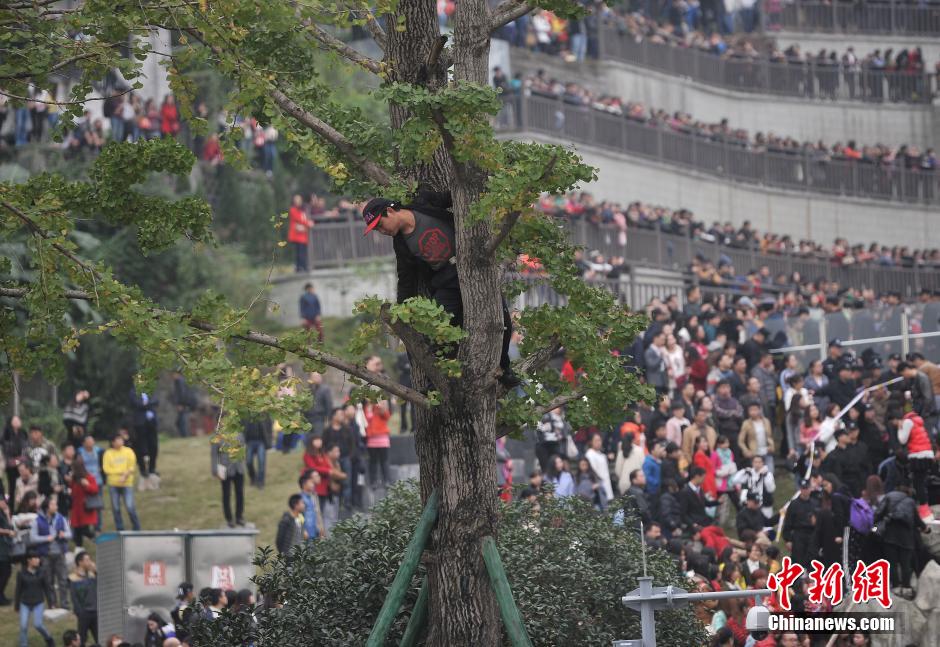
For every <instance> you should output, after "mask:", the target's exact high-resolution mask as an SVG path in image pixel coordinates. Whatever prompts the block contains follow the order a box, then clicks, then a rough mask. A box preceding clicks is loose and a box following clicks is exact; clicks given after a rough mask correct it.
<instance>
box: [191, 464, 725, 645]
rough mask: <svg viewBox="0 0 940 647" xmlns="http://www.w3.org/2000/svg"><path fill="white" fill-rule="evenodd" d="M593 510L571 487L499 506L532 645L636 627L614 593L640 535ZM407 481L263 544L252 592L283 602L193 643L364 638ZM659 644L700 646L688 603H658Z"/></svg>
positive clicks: (408, 528) (625, 587)
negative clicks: (282, 552)
mask: <svg viewBox="0 0 940 647" xmlns="http://www.w3.org/2000/svg"><path fill="white" fill-rule="evenodd" d="M619 503H620V502H619V501H615V502H613V504H612V506H611V512H609V513H604V514H601V513H597V512H595V511H594V510H593V509H592V508H591V506H590V504H588V503H586V502H584V501H581V500H579V499H577V498H576V497H570V498H566V499H555V498H553V497H549V496H545V497H541V498H540V499H539V505H538V507H535V506H532V505H530V504H528V503H526V502H520V501H513V502H512V503H510V504H506V505H501V506H500V509H499V514H500V516H501V523H500V532H499V535H498V536H497V541H498V547H499V554H500V558H501V559H502V561H503V565H504V566H505V568H506V575H507V577H508V579H509V584H510V586H511V587H512V592H513V597H514V599H515V601H516V604H517V605H518V607H519V611H520V612H521V614H522V618H523V620H524V622H525V626H526V631H527V632H528V634H529V636H530V637H531V639H532V642H533V644H535V645H609V644H611V642H612V641H614V640H616V639H623V638H633V637H638V636H639V635H640V617H639V614H637V613H632V612H629V611H626V610H624V608H623V603H622V602H621V597H622V596H623V595H625V594H626V593H628V592H629V591H631V590H632V589H634V588H636V586H637V577H639V576H641V575H642V574H643V556H642V549H641V546H640V542H639V537H638V533H637V532H636V531H635V530H634V529H633V528H632V527H631V526H632V519H630V518H629V517H628V518H627V523H628V524H629V525H628V526H618V525H615V524H614V523H613V515H614V512H615V511H616V510H618V509H619V508H620V507H621V506H620V505H619ZM421 509H422V506H421V500H420V497H419V496H418V491H417V488H416V487H415V484H414V483H408V482H406V483H399V484H396V485H395V486H393V487H392V489H391V490H390V492H389V496H388V497H386V498H385V499H383V500H382V501H381V502H380V503H378V504H377V505H376V507H375V508H374V510H373V513H372V515H371V517H370V518H368V519H366V518H365V517H364V516H355V517H353V518H351V519H348V520H346V521H343V522H340V523H339V524H338V525H337V526H335V528H334V530H333V533H332V535H331V536H330V537H328V538H327V539H325V540H320V541H316V542H313V543H310V544H306V545H304V546H302V547H298V548H297V549H295V550H294V551H292V553H291V555H290V556H289V558H288V557H286V556H275V554H274V552H273V551H272V550H271V549H265V548H262V549H261V550H259V552H258V556H257V558H256V566H257V567H258V573H259V575H258V576H257V577H256V579H255V584H256V585H257V587H258V590H259V592H260V594H261V595H265V596H268V599H273V600H276V601H278V602H279V603H280V604H277V605H271V606H270V608H266V609H264V610H259V611H257V612H256V613H255V614H254V617H253V614H252V612H251V610H247V609H246V610H245V611H243V612H242V613H241V614H239V613H234V612H233V613H224V614H223V615H222V616H221V617H220V618H219V619H218V620H216V621H214V622H212V623H211V626H210V624H209V623H205V624H202V625H199V626H198V627H197V629H196V635H197V640H196V644H222V641H223V640H224V644H229V645H236V644H246V643H252V644H255V645H258V647H274V646H277V647H306V646H307V645H311V644H314V645H323V646H336V647H340V646H342V647H346V646H347V645H357V644H361V643H362V642H363V640H364V637H365V636H367V635H368V634H369V631H370V629H371V628H372V626H373V624H374V623H375V620H376V617H377V616H378V612H379V609H381V607H382V602H383V601H384V599H385V595H386V593H387V591H388V588H389V586H391V582H392V580H393V579H394V577H395V572H396V571H397V569H398V565H399V564H400V563H401V559H402V556H403V555H404V552H405V547H406V546H407V544H408V540H409V538H410V537H411V534H412V533H413V532H414V528H415V525H416V524H417V521H418V516H419V515H420V513H421ZM646 560H647V563H648V572H649V574H650V575H652V576H653V577H654V578H655V583H656V585H657V586H666V585H672V586H677V587H681V588H685V589H688V588H689V583H688V582H687V581H686V580H685V578H683V577H682V576H680V575H678V574H677V573H676V568H675V564H674V563H673V561H672V559H671V558H670V557H669V555H667V554H666V553H665V552H664V551H655V550H654V551H647V556H646ZM424 574H425V565H424V564H423V563H422V564H421V565H420V566H419V567H418V572H417V574H416V576H415V578H414V580H413V581H412V583H411V586H410V587H409V590H408V593H407V594H406V597H405V601H404V605H403V608H402V610H401V612H400V613H398V614H397V615H396V617H395V621H394V623H393V625H392V628H391V631H390V634H389V643H391V644H398V642H399V641H400V639H401V636H402V634H403V633H404V630H405V626H406V625H407V622H408V618H410V617H411V613H412V609H413V607H414V604H415V600H416V599H417V597H418V588H419V586H420V582H421V579H422V577H423V576H424ZM656 630H657V635H658V637H659V638H660V641H661V643H662V644H668V645H702V644H705V643H706V642H707V637H706V635H705V631H704V629H703V627H702V624H701V622H699V621H698V620H696V618H695V617H694V615H693V613H692V610H691V609H690V608H688V607H686V608H682V609H678V610H674V611H659V612H657V613H656Z"/></svg>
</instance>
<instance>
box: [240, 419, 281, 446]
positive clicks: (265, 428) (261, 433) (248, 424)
mask: <svg viewBox="0 0 940 647" xmlns="http://www.w3.org/2000/svg"><path fill="white" fill-rule="evenodd" d="M272 427H273V424H272V423H271V417H270V416H268V415H267V414H264V415H263V416H262V417H261V418H258V419H257V420H246V421H245V422H243V423H242V428H243V429H244V433H245V442H246V443H250V442H256V441H261V442H263V443H264V446H265V448H267V449H271V445H272V444H273V443H272V436H273V429H272Z"/></svg>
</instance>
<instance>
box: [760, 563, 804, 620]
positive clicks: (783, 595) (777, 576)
mask: <svg viewBox="0 0 940 647" xmlns="http://www.w3.org/2000/svg"><path fill="white" fill-rule="evenodd" d="M802 576H803V567H802V566H800V565H799V564H794V563H793V561H792V560H791V559H790V558H789V557H784V558H783V559H782V560H781V561H780V571H779V572H777V573H772V574H771V575H770V577H768V578H767V588H768V589H770V590H772V591H775V592H776V593H777V596H778V598H779V599H780V608H781V609H783V610H784V611H790V587H791V586H793V584H794V583H795V582H796V581H797V580H798V579H800V577H802Z"/></svg>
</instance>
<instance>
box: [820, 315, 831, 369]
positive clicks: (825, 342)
mask: <svg viewBox="0 0 940 647" xmlns="http://www.w3.org/2000/svg"><path fill="white" fill-rule="evenodd" d="M828 348H829V339H827V338H826V315H823V317H822V319H820V320H819V359H820V360H822V361H824V362H825V361H826V351H827V349H828Z"/></svg>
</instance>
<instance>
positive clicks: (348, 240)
mask: <svg viewBox="0 0 940 647" xmlns="http://www.w3.org/2000/svg"><path fill="white" fill-rule="evenodd" d="M558 223H559V226H562V227H565V229H566V230H567V231H568V234H569V236H570V239H571V241H572V242H573V243H574V244H575V245H578V246H580V247H584V248H585V249H587V250H589V251H590V250H597V251H598V252H600V253H601V254H604V255H605V256H606V257H607V258H608V259H610V258H611V257H613V256H622V257H623V258H624V259H626V263H627V265H628V266H630V267H631V268H634V267H646V268H656V269H663V270H671V271H681V272H685V271H687V269H688V267H689V266H690V265H691V263H692V261H693V260H695V259H696V258H704V259H706V260H708V261H711V262H713V263H715V264H716V265H717V264H718V263H720V262H722V261H724V262H730V263H731V264H732V265H733V266H734V267H735V268H736V269H737V271H738V272H740V273H743V272H748V271H750V270H751V269H755V268H760V267H763V266H765V265H766V266H767V267H768V268H769V269H770V272H771V274H772V275H777V274H781V273H782V274H786V275H787V276H791V275H792V274H793V272H799V273H800V275H801V276H802V277H803V279H804V280H816V279H821V278H825V279H826V280H827V281H838V283H839V284H840V285H843V286H851V287H854V288H859V289H862V288H871V289H873V290H875V292H877V293H884V292H890V291H896V292H899V293H900V294H901V295H903V296H904V297H907V298H910V297H914V296H916V295H917V294H918V293H919V292H920V291H921V290H922V289H928V290H940V271H938V268H936V267H933V266H924V267H913V268H897V267H884V266H881V265H874V264H871V265H857V266H843V265H836V264H834V263H832V262H829V261H826V260H821V259H814V258H806V257H803V256H799V255H796V254H762V253H760V252H758V251H757V250H754V249H740V248H735V247H729V246H726V245H721V244H719V243H717V242H706V241H703V240H700V239H693V238H691V237H689V236H686V235H677V234H671V233H667V232H665V231H662V230H661V229H643V228H636V227H630V228H628V230H627V242H626V245H622V244H620V242H619V240H620V237H619V233H620V232H619V231H618V230H616V229H614V228H612V227H605V226H601V225H595V224H593V223H590V222H587V221H586V220H584V219H577V220H570V219H559V220H558ZM310 248H311V256H310V259H311V262H312V265H313V266H314V267H328V266H336V265H344V264H357V265H362V264H363V263H364V262H367V261H369V260H374V261H379V260H387V259H390V258H392V257H393V251H392V242H391V239H390V238H388V237H386V236H375V235H373V236H365V237H364V236H363V235H362V223H361V222H359V221H341V222H335V223H318V224H317V225H316V226H315V227H313V229H312V230H311V233H310ZM601 281H602V282H605V283H606V284H609V289H611V291H613V292H615V293H617V294H618V295H619V296H620V299H621V300H622V301H624V302H627V303H631V304H633V303H637V302H643V301H646V300H648V297H651V296H656V295H659V293H658V292H656V291H655V290H654V288H652V287H644V286H648V285H653V284H656V283H657V281H655V280H652V279H650V277H637V278H630V277H627V281H626V282H624V281H621V280H615V279H603V280H601ZM631 281H632V282H633V283H632V287H631ZM716 288H717V289H728V290H733V291H737V292H749V291H750V286H748V285H746V284H744V283H743V282H742V283H737V282H735V281H726V282H724V283H722V284H721V285H720V286H716ZM664 289H665V288H664ZM668 289H669V291H671V292H675V287H674V286H669V287H668ZM651 290H653V291H651ZM771 291H772V290H771ZM545 295H547V292H546V293H544V295H543V296H541V297H539V298H548V297H547V296H545Z"/></svg>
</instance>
